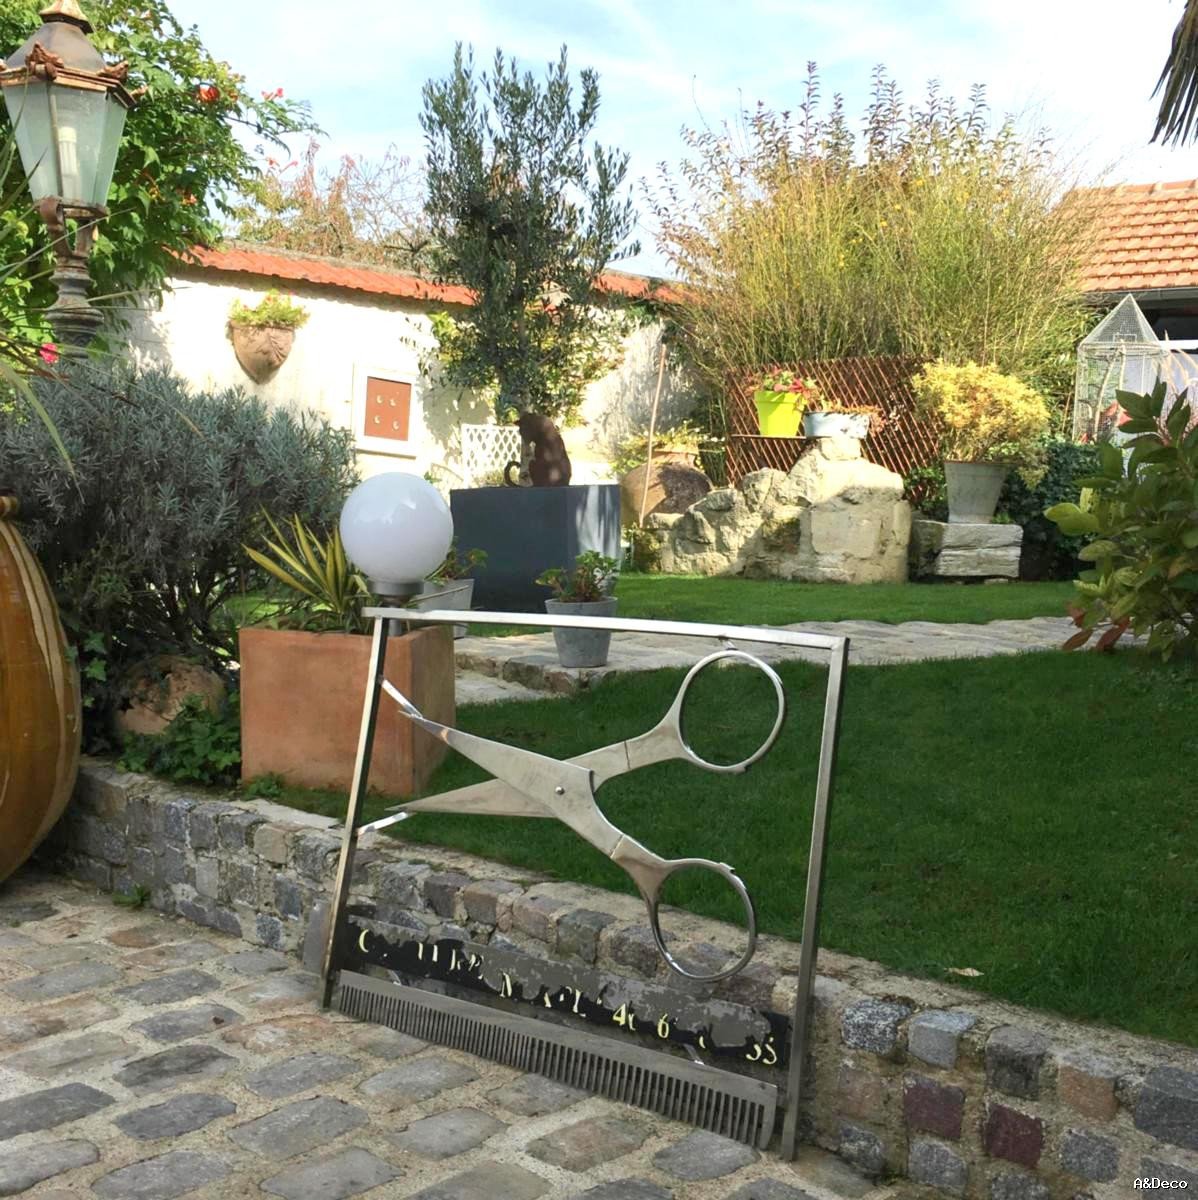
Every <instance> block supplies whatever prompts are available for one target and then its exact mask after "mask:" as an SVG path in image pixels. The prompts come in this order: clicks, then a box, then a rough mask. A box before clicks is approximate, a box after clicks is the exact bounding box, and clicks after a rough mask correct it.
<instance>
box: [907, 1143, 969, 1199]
mask: <svg viewBox="0 0 1198 1200" xmlns="http://www.w3.org/2000/svg"><path fill="white" fill-rule="evenodd" d="M907 1173H908V1174H909V1175H910V1176H911V1178H912V1179H914V1180H915V1181H916V1182H917V1183H926V1184H927V1185H928V1186H929V1187H934V1188H938V1189H939V1190H940V1191H942V1192H950V1193H952V1195H954V1196H962V1195H964V1194H965V1181H966V1179H967V1178H968V1176H969V1168H968V1166H967V1165H966V1163H965V1160H964V1159H963V1158H961V1156H960V1155H959V1154H954V1153H953V1151H952V1150H950V1149H949V1148H948V1147H947V1146H942V1145H941V1144H940V1143H939V1142H932V1141H928V1140H926V1139H923V1138H915V1139H914V1140H913V1141H912V1142H911V1150H910V1153H909V1155H908V1157H907Z"/></svg>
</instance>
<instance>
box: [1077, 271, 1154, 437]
mask: <svg viewBox="0 0 1198 1200" xmlns="http://www.w3.org/2000/svg"><path fill="white" fill-rule="evenodd" d="M1169 358H1170V353H1169V349H1168V347H1167V345H1166V344H1165V343H1163V342H1161V341H1160V340H1159V339H1158V338H1157V336H1156V334H1155V333H1153V332H1152V326H1151V325H1149V324H1148V320H1147V318H1146V317H1145V316H1144V314H1143V313H1142V312H1141V311H1140V306H1139V305H1138V304H1137V303H1136V302H1135V299H1134V298H1133V297H1132V296H1131V295H1130V294H1129V295H1127V296H1124V297H1123V299H1122V300H1120V301H1119V303H1118V304H1117V305H1115V307H1114V308H1113V309H1111V311H1110V312H1109V313H1107V315H1106V316H1105V317H1103V319H1102V320H1101V321H1099V322H1098V324H1097V325H1096V326H1095V327H1094V329H1093V330H1091V331H1090V333H1089V334H1088V335H1087V336H1086V337H1085V338H1084V339H1083V340H1082V343H1081V345H1079V346H1078V348H1077V382H1076V386H1075V390H1074V404H1073V436H1074V438H1075V439H1076V440H1077V441H1081V442H1092V441H1095V440H1097V439H1098V437H1099V436H1100V435H1103V434H1105V433H1107V432H1108V431H1115V430H1117V428H1118V417H1119V402H1118V400H1117V399H1116V398H1115V393H1116V392H1118V391H1125V392H1148V391H1151V390H1152V388H1153V386H1154V385H1155V384H1156V382H1157V380H1158V379H1159V378H1160V377H1161V375H1162V373H1163V372H1166V371H1167V370H1168V365H1169V362H1168V360H1169Z"/></svg>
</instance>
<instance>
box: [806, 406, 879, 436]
mask: <svg viewBox="0 0 1198 1200" xmlns="http://www.w3.org/2000/svg"><path fill="white" fill-rule="evenodd" d="M868 434H869V413H832V412H809V413H804V414H803V436H804V437H809V438H826V437H849V438H856V439H857V440H858V441H861V440H862V439H864V438H865V437H866V436H867V435H868Z"/></svg>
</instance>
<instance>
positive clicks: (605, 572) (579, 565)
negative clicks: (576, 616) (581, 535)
mask: <svg viewBox="0 0 1198 1200" xmlns="http://www.w3.org/2000/svg"><path fill="white" fill-rule="evenodd" d="M619 570H620V568H619V564H618V563H617V562H616V560H615V559H614V558H608V557H607V556H606V555H604V554H600V553H599V551H598V550H587V551H586V552H585V553H583V554H580V555H579V556H578V557H577V558H576V559H575V560H574V566H572V567H571V568H569V570H567V569H566V568H565V567H551V568H550V569H549V570H548V571H542V572H541V574H540V575H538V576H537V579H536V581H537V583H539V584H540V585H541V586H542V587H548V588H552V589H553V598H554V599H555V600H562V601H565V602H566V603H567V604H591V603H594V601H596V600H606V599H607V598H608V597H609V596H610V595H611V592H612V588H613V587H614V586H615V582H616V576H617V575H618V574H619Z"/></svg>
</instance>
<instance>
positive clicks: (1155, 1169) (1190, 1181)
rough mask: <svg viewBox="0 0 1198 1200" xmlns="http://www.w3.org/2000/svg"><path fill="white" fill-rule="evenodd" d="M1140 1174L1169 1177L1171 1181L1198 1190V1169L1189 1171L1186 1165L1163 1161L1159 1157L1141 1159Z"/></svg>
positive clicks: (1154, 1177) (1153, 1177)
mask: <svg viewBox="0 0 1198 1200" xmlns="http://www.w3.org/2000/svg"><path fill="white" fill-rule="evenodd" d="M1140 1175H1141V1176H1142V1177H1143V1178H1145V1179H1167V1180H1168V1181H1169V1182H1170V1183H1180V1184H1184V1186H1185V1187H1186V1188H1187V1189H1190V1188H1192V1189H1194V1190H1198V1171H1187V1170H1186V1168H1185V1167H1179V1166H1178V1165H1177V1164H1176V1163H1168V1162H1163V1161H1162V1160H1161V1159H1159V1158H1147V1157H1145V1158H1142V1159H1140Z"/></svg>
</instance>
